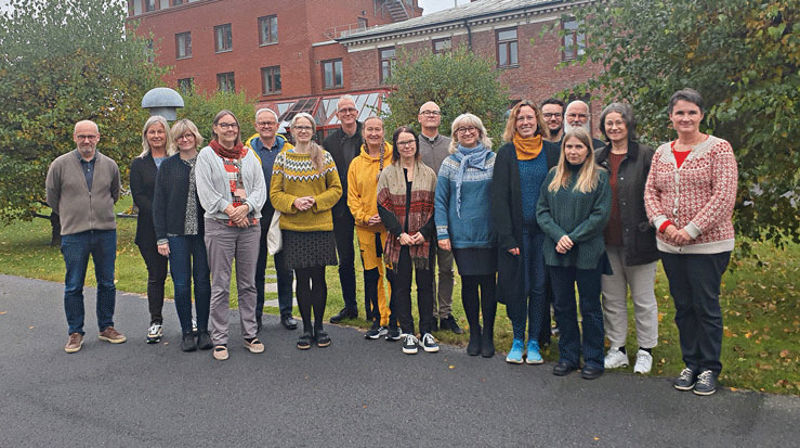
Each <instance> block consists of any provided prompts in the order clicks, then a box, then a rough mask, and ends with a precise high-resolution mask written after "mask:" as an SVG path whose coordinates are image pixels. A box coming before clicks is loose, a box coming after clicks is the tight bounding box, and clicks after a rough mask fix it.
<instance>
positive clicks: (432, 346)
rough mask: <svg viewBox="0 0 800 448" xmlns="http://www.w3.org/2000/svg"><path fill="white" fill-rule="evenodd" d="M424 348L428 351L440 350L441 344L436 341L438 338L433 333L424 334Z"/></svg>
mask: <svg viewBox="0 0 800 448" xmlns="http://www.w3.org/2000/svg"><path fill="white" fill-rule="evenodd" d="M422 349H423V350H425V352H427V353H436V352H438V351H439V344H437V343H436V339H435V338H434V337H433V335H432V334H430V333H425V335H424V336H422Z"/></svg>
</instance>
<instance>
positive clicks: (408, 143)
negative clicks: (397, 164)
mask: <svg viewBox="0 0 800 448" xmlns="http://www.w3.org/2000/svg"><path fill="white" fill-rule="evenodd" d="M416 144H417V141H416V140H403V141H402V142H397V147H398V148H405V147H407V146H414V145H416Z"/></svg>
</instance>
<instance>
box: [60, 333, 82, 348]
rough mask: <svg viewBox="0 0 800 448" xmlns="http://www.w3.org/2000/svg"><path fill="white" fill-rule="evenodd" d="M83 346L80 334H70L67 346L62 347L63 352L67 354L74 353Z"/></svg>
mask: <svg viewBox="0 0 800 448" xmlns="http://www.w3.org/2000/svg"><path fill="white" fill-rule="evenodd" d="M82 346H83V335H82V334H80V333H72V334H70V335H69V340H68V341H67V345H65V346H64V351H65V352H67V353H75V352H77V351H79V350H80V349H81V347H82Z"/></svg>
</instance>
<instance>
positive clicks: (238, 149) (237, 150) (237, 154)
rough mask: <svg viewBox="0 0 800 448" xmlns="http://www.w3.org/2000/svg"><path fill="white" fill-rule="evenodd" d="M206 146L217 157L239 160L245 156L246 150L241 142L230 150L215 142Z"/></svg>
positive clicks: (212, 141)
mask: <svg viewBox="0 0 800 448" xmlns="http://www.w3.org/2000/svg"><path fill="white" fill-rule="evenodd" d="M208 146H210V147H211V149H213V150H214V152H215V153H217V155H218V156H220V157H225V158H227V159H241V158H242V157H244V156H245V155H247V150H246V149H245V147H244V145H243V144H242V143H241V142H239V143H237V144H236V146H234V147H233V148H231V149H228V148H226V147H224V146H222V145H221V144H220V143H219V142H218V141H216V140H211V142H210V143H209V144H208Z"/></svg>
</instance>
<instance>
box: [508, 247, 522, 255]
mask: <svg viewBox="0 0 800 448" xmlns="http://www.w3.org/2000/svg"><path fill="white" fill-rule="evenodd" d="M508 253H510V254H511V255H519V247H512V248H511V249H508Z"/></svg>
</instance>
